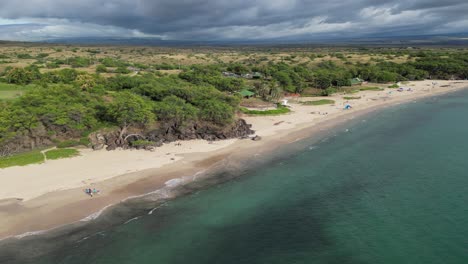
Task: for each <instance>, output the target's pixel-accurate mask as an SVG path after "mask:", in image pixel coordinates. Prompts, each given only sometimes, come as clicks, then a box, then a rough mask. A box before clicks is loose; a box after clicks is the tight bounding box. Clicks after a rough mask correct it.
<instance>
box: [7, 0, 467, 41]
mask: <svg viewBox="0 0 468 264" xmlns="http://www.w3.org/2000/svg"><path fill="white" fill-rule="evenodd" d="M466 14H468V1H466V0H443V1H441V0H411V1H408V0H405V1H404V0H352V1H349V0H327V1H323V0H250V1H248V0H190V1H187V0H99V1H96V0H79V1H75V0H0V39H3V40H46V39H54V38H76V37H138V38H141V37H154V38H160V39H162V40H228V41H229V40H268V39H280V40H281V39H285V40H287V39H303V40H314V39H321V38H327V39H332V38H336V37H340V38H343V37H350V38H351V37H361V36H362V37H382V36H383V37H389V36H404V35H409V36H411V35H421V34H449V33H466V32H468V30H467V29H468V16H467V15H466Z"/></svg>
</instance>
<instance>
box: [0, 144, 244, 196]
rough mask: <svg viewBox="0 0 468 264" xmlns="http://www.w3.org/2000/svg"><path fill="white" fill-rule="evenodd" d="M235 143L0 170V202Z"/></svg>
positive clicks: (101, 154)
mask: <svg viewBox="0 0 468 264" xmlns="http://www.w3.org/2000/svg"><path fill="white" fill-rule="evenodd" d="M235 141H236V140H235V139H231V140H224V141H218V142H213V143H212V144H208V143H207V142H206V141H204V140H192V141H183V142H180V143H181V146H176V144H175V143H171V144H165V145H163V146H162V147H160V148H157V150H156V151H154V152H151V151H145V150H115V151H106V150H99V151H93V150H90V149H84V150H80V154H81V155H80V156H78V157H74V158H68V159H61V160H48V161H46V162H45V163H43V164H33V165H28V166H23V167H18V166H16V167H10V168H5V169H0V183H1V186H2V187H1V188H0V200H2V199H7V198H16V199H23V200H29V199H32V198H35V197H38V196H40V195H42V194H45V193H48V192H52V191H58V190H64V189H72V188H78V187H81V186H83V187H85V186H86V187H89V186H90V184H92V183H95V182H99V181H103V180H106V179H109V178H112V177H115V176H118V175H123V174H127V173H131V172H137V171H142V170H146V169H150V168H159V167H162V166H164V165H166V164H170V163H173V162H175V161H178V160H181V159H182V158H183V157H182V156H181V155H183V154H188V153H197V152H210V151H214V150H218V149H221V148H224V147H227V146H229V145H231V144H232V143H234V142H235Z"/></svg>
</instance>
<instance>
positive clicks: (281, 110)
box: [240, 106, 291, 116]
mask: <svg viewBox="0 0 468 264" xmlns="http://www.w3.org/2000/svg"><path fill="white" fill-rule="evenodd" d="M240 110H241V111H242V113H244V114H247V115H265V116H267V115H282V114H287V113H289V112H291V110H290V109H289V108H287V107H284V106H278V107H277V108H276V109H271V110H263V111H262V110H249V109H247V108H244V107H242V108H240Z"/></svg>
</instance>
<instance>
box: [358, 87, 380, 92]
mask: <svg viewBox="0 0 468 264" xmlns="http://www.w3.org/2000/svg"><path fill="white" fill-rule="evenodd" d="M383 90H384V89H383V88H380V87H373V86H370V87H361V88H359V91H383Z"/></svg>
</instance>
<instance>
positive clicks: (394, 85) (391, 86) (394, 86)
mask: <svg viewBox="0 0 468 264" xmlns="http://www.w3.org/2000/svg"><path fill="white" fill-rule="evenodd" d="M388 88H400V86H399V85H398V84H396V83H395V84H392V85H390V86H388Z"/></svg>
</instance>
